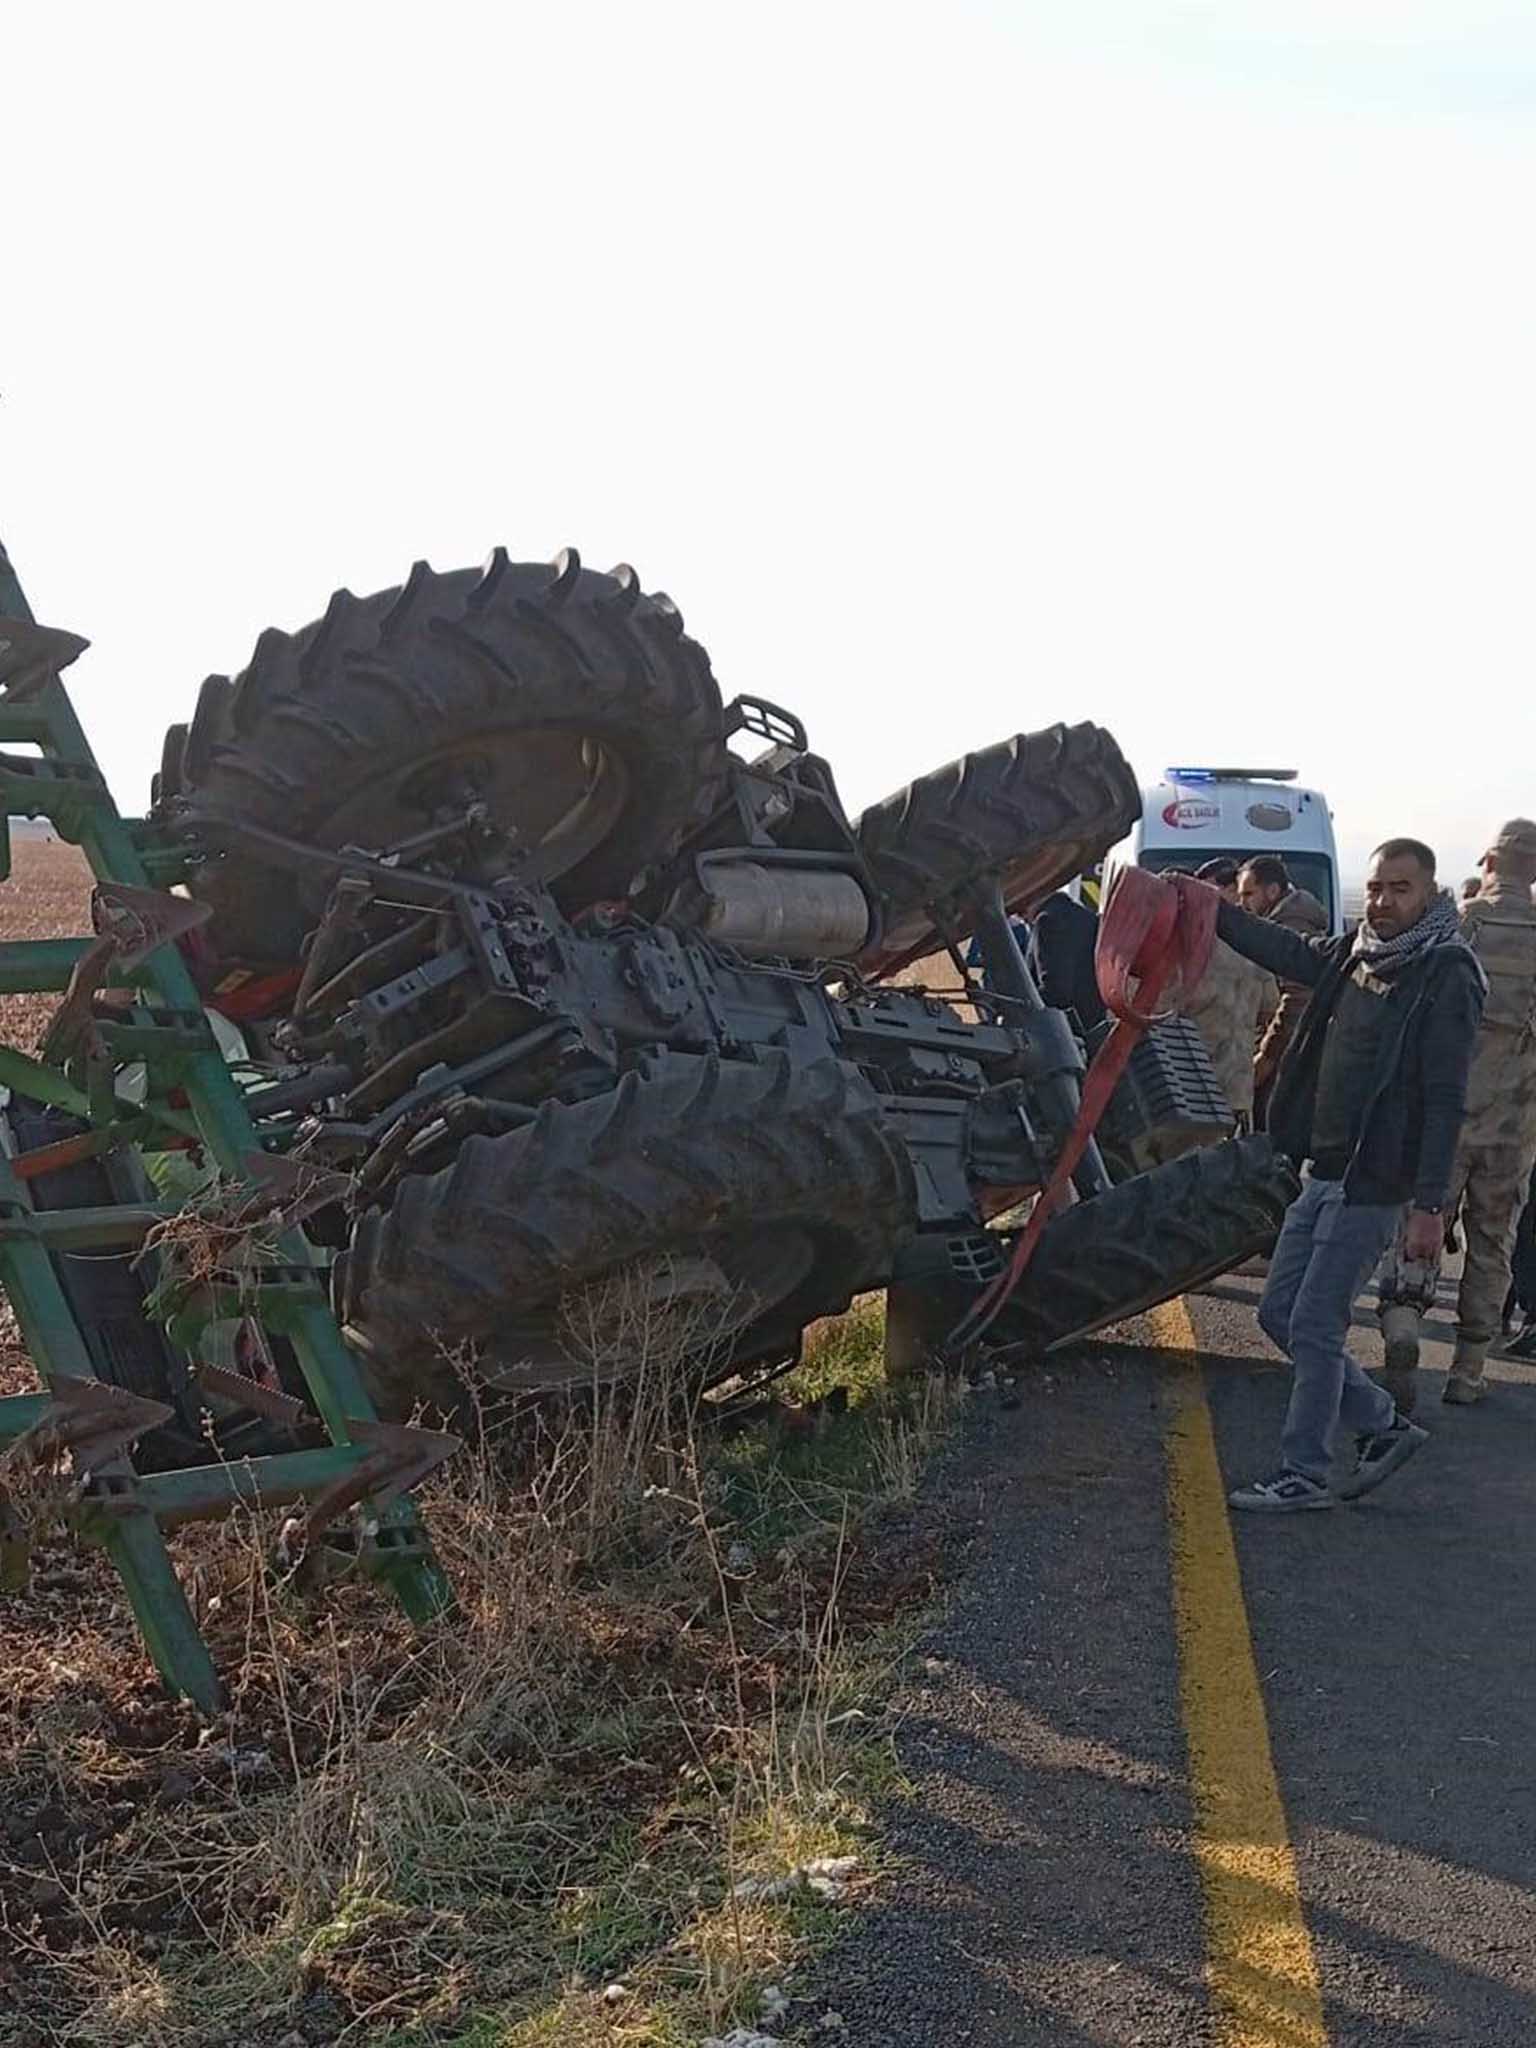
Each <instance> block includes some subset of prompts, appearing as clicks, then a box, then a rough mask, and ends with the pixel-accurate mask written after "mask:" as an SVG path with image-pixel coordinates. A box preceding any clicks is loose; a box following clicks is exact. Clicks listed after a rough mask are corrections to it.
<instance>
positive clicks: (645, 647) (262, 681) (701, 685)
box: [159, 548, 727, 966]
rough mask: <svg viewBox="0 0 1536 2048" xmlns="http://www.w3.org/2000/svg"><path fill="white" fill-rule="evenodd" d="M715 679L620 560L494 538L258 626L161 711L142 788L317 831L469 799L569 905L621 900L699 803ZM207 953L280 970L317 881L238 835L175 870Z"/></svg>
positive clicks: (421, 818)
mask: <svg viewBox="0 0 1536 2048" xmlns="http://www.w3.org/2000/svg"><path fill="white" fill-rule="evenodd" d="M721 727H722V714H721V704H720V692H719V689H718V687H717V685H716V683H715V679H714V676H713V674H712V673H711V671H710V666H709V658H708V656H707V655H706V654H705V652H704V650H703V648H702V647H700V646H699V645H698V644H697V643H696V642H695V641H693V640H691V639H689V638H688V637H687V635H686V634H685V633H684V631H683V622H682V618H681V616H680V614H679V613H678V611H677V608H676V607H675V606H674V605H673V604H672V602H671V600H670V599H669V598H666V597H664V596H661V595H659V594H658V595H657V596H654V597H647V596H645V595H643V594H642V592H641V590H640V586H639V583H638V581H637V579H636V577H635V573H634V571H633V570H632V569H630V568H628V567H627V566H621V567H620V568H618V569H616V570H614V572H613V573H612V574H611V575H598V574H596V573H595V572H593V571H592V570H589V569H583V568H582V566H581V563H580V560H579V559H578V557H577V555H576V553H575V551H574V549H570V550H567V551H566V552H565V553H564V554H562V555H560V556H558V557H557V558H556V560H555V562H554V563H553V564H552V565H548V564H536V565H529V564H523V563H514V562H511V561H509V560H508V559H507V555H506V552H505V550H504V549H500V548H498V549H497V551H496V553H495V554H494V555H492V556H491V558H490V561H489V562H488V563H487V564H486V566H485V568H484V569H483V570H478V569H458V570H452V571H449V572H446V573H443V574H438V573H435V572H434V571H433V570H431V569H429V568H428V567H427V565H426V564H425V563H424V562H418V563H417V564H416V566H415V568H413V569H412V571H411V573H410V576H409V578H408V579H407V581H406V582H405V584H404V585H403V586H402V587H401V588H399V589H396V590H386V591H381V592H379V593H378V594H376V595H375V596H372V597H354V596H353V595H352V593H351V592H350V591H347V590H339V591H337V593H336V594H335V596H334V597H333V598H332V599H331V602H330V604H329V606H328V607H327V609H326V613H325V616H324V617H323V618H322V619H319V620H317V621H316V622H315V623H314V624H313V625H310V626H306V627H305V628H304V629H303V631H302V632H298V633H281V632H278V631H276V630H275V629H273V630H269V631H268V632H265V633H263V634H262V636H261V638H260V640H259V641H258V642H257V643H256V650H255V653H254V654H253V655H252V657H251V662H250V666H249V667H248V668H246V669H245V670H244V672H243V673H242V674H241V675H239V676H238V677H236V678H235V680H234V681H233V682H231V681H230V680H229V679H228V678H226V677H224V676H210V677H209V678H208V680H207V681H206V682H205V683H204V684H203V686H202V691H201V694H200V695H199V698H198V702H197V709H196V711H195V713H194V715H193V718H192V721H191V724H190V727H189V728H187V729H186V730H185V732H184V733H182V732H179V731H178V729H177V728H175V727H173V728H172V730H171V732H170V734H168V735H167V740H166V747H165V753H164V757H163V760H162V766H161V772H160V780H159V798H160V800H161V802H162V803H169V802H170V801H171V800H172V799H177V800H179V801H180V804H181V806H182V812H181V814H182V815H184V816H188V817H190V818H191V819H193V820H194V821H195V820H196V819H197V818H198V817H199V816H200V815H204V816H207V817H208V818H210V819H218V818H220V817H222V818H226V819H233V820H237V821H239V822H242V823H245V824H250V825H256V826H260V827H263V828H265V829H267V830H270V831H274V832H278V833H281V834H283V835H284V836H285V837H287V838H291V839H300V840H304V841H307V842H309V843H312V844H315V845H319V846H322V847H326V848H337V847H340V846H344V845H354V846H362V847H369V848H377V847H385V846H389V845H392V844H395V843H396V842H398V841H401V840H405V839H407V838H410V837H412V836H413V835H415V834H417V833H419V832H421V831H422V830H423V829H425V828H426V827H428V826H429V825H430V824H431V823H432V822H433V820H434V816H435V815H438V814H440V813H442V812H444V811H447V812H451V811H453V810H454V809H456V808H458V809H462V808H463V804H464V802H465V801H466V800H468V799H472V798H476V797H478V798H479V799H480V800H482V801H483V802H484V803H485V804H486V806H487V808H488V811H489V814H490V818H491V821H492V823H493V824H495V825H497V826H500V827H502V828H511V829H512V830H514V831H515V832H516V834H517V840H518V845H519V847H520V849H521V850H522V851H524V852H526V854H527V855H528V868H529V871H530V872H532V873H536V874H538V875H539V876H541V877H542V878H543V879H544V880H546V881H548V882H549V883H550V884H551V885H552V887H553V889H554V892H555V894H556V895H557V896H558V897H559V899H560V901H561V903H562V905H563V907H564V908H566V909H567V910H569V911H574V910H577V909H580V908H582V907H584V906H585V905H586V904H589V903H593V902H597V901H600V900H602V899H604V898H608V897H618V896H623V895H624V894H626V893H627V891H628V889H629V886H630V883H631V880H632V879H633V877H634V876H635V875H636V874H637V872H638V871H639V870H640V869H642V868H644V867H646V866H647V865H649V864H650V863H652V862H653V861H655V860H657V859H659V858H661V857H662V856H664V855H665V854H667V853H668V852H669V851H670V850H671V849H672V848H673V847H674V846H675V845H676V843H677V841H678V840H679V839H680V838H681V837H682V836H683V835H684V834H685V833H686V832H687V831H689V830H690V829H691V828H692V827H694V826H696V825H698V824H699V823H701V822H702V821H703V820H704V819H705V818H707V817H708V815H709V813H710V811H711V810H712V809H713V808H714V806H715V804H716V803H717V802H718V800H719V797H720V795H721V792H722V790H723V788H724V783H725V776H726V772H727V756H726V751H725V742H724V739H723V737H722V731H721ZM193 886H194V891H195V893H196V894H197V895H198V896H199V897H201V898H203V899H204V900H205V901H207V902H209V903H211V904H212V906H213V910H214V916H213V920H212V925H211V930H210V938H211V939H212V941H213V944H214V946H215V948H216V950H217V951H218V952H219V954H220V955H221V956H223V957H224V958H227V959H239V960H241V961H245V962H247V963H252V964H262V965H267V966H279V965H284V964H288V963H291V962H293V961H295V960H296V959H297V958H298V955H299V947H300V943H301V941H302V939H303V936H304V934H305V932H306V931H307V930H308V929H309V927H310V926H311V925H312V924H313V922H314V918H315V914H316V912H317V911H318V910H319V909H320V908H321V907H322V906H323V904H324V901H325V898H326V896H327V894H328V893H329V881H328V878H327V877H326V876H325V875H316V876H313V877H303V878H299V879H295V878H294V877H293V876H290V875H279V874H276V873H274V872H273V870H272V869H271V868H269V867H266V866H265V865H263V863H262V862H261V861H260V860H259V859H252V858H251V857H250V855H249V854H247V853H244V852H242V851H240V850H239V849H238V848H236V849H233V850H231V851H230V852H229V853H227V854H226V855H224V856H223V857H222V858H218V859H215V860H213V861H210V862H209V863H208V865H207V866H206V867H205V868H204V869H203V870H202V872H201V874H200V875H199V877H198V878H197V880H196V881H195V883H194V885H193Z"/></svg>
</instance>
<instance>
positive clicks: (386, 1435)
mask: <svg viewBox="0 0 1536 2048" xmlns="http://www.w3.org/2000/svg"><path fill="white" fill-rule="evenodd" d="M349 1428H350V1431H351V1435H352V1440H353V1442H354V1443H358V1444H362V1445H364V1446H365V1447H366V1448H367V1450H368V1456H367V1457H366V1458H364V1459H363V1460H362V1461H361V1463H360V1464H357V1465H354V1466H353V1468H352V1470H351V1471H350V1472H348V1473H347V1474H346V1476H345V1477H344V1478H342V1479H338V1480H337V1481H336V1483H335V1484H334V1485H333V1486H328V1487H327V1488H326V1489H325V1491H324V1492H323V1493H320V1494H317V1495H316V1496H315V1498H314V1500H313V1501H312V1502H311V1503H310V1509H309V1514H308V1516H307V1518H306V1521H305V1525H304V1526H305V1533H306V1536H307V1538H308V1539H309V1540H310V1541H311V1542H312V1541H313V1540H314V1538H315V1537H317V1536H318V1535H319V1534H320V1532H321V1531H322V1530H323V1529H326V1528H328V1527H329V1526H330V1524H331V1523H332V1522H334V1521H335V1520H336V1519H337V1517H338V1516H339V1515H342V1514H345V1512H346V1510H347V1509H348V1508H350V1507H355V1506H356V1504H357V1503H358V1502H359V1501H360V1500H362V1499H364V1498H365V1497H366V1498H367V1499H369V1500H370V1501H371V1502H372V1503H373V1504H374V1505H375V1506H376V1507H388V1505H389V1503H390V1502H391V1501H393V1500H398V1499H399V1497H400V1495H401V1494H403V1493H409V1492H410V1490H411V1488H412V1487H413V1486H418V1485H419V1484H420V1483H421V1481H422V1480H423V1479H425V1478H426V1476H427V1474H428V1473H429V1472H432V1471H435V1470H436V1468H437V1467H438V1466H439V1465H441V1464H442V1463H443V1462H444V1460H445V1459H448V1458H451V1457H452V1456H453V1454H454V1452H455V1451H457V1450H459V1449H461V1448H462V1442H463V1440H462V1438H460V1437H456V1436H450V1435H449V1434H448V1432H447V1431H445V1430H438V1429H413V1428H411V1427H410V1426H409V1425H408V1424H406V1423H403V1422H362V1421H355V1422H352V1423H351V1424H349Z"/></svg>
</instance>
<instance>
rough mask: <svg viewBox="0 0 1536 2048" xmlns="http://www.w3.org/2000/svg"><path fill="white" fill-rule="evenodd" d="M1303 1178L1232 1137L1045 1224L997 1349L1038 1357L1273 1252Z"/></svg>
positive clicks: (1274, 1156) (1264, 1148)
mask: <svg viewBox="0 0 1536 2048" xmlns="http://www.w3.org/2000/svg"><path fill="white" fill-rule="evenodd" d="M1298 1188H1300V1180H1298V1176H1296V1169H1294V1165H1292V1163H1290V1161H1288V1159H1286V1157H1284V1155H1282V1153H1276V1151H1274V1147H1272V1145H1270V1139H1268V1137H1262V1135H1255V1137H1245V1139H1229V1141H1227V1143H1225V1145H1206V1147H1202V1149H1200V1151H1192V1153H1184V1157H1182V1159H1169V1161H1167V1165H1159V1167H1153V1169H1151V1171H1149V1174H1139V1176H1137V1178H1135V1180H1126V1182H1120V1186H1118V1188H1108V1190H1106V1192H1104V1194H1098V1196H1094V1200H1092V1202H1077V1204H1075V1206H1073V1208H1069V1210H1065V1212H1063V1214H1061V1217H1057V1219H1055V1221H1053V1223H1049V1225H1047V1227H1044V1231H1042V1233H1040V1243H1038V1245H1036V1247H1034V1257H1032V1260H1030V1266H1028V1270H1026V1274H1024V1280H1022V1282H1020V1288H1018V1294H1014V1298H1012V1300H1010V1303H1008V1307H1006V1309H1004V1313H1001V1315H999V1317H997V1321H995V1323H993V1325H991V1329H989V1333H987V1339H989V1341H991V1343H1008V1346H1014V1343H1016V1346H1022V1348H1024V1350H1028V1352H1030V1354H1040V1352H1051V1350H1055V1346H1059V1343H1071V1341H1073V1339H1075V1337H1085V1335H1090V1331H1094V1329H1104V1327H1106V1325H1108V1323H1122V1321H1126V1319H1128V1317H1133V1315H1141V1313H1143V1311H1145V1309H1155V1307H1157V1303H1161V1300H1171V1298H1174V1296H1176V1294H1186V1292H1188V1290H1190V1288H1194V1286H1200V1284H1202V1282H1206V1280H1214V1278H1217V1276H1219V1274H1225V1272H1231V1270H1233V1266H1241V1264H1243V1260H1247V1257H1253V1255H1255V1253H1264V1251H1270V1249H1272V1245H1274V1241H1276V1237H1278V1233H1280V1221H1282V1217H1284V1212H1286V1208H1288V1206H1290V1202H1294V1198H1296V1192H1298Z"/></svg>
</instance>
